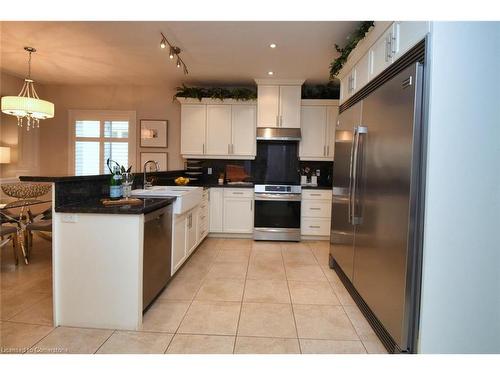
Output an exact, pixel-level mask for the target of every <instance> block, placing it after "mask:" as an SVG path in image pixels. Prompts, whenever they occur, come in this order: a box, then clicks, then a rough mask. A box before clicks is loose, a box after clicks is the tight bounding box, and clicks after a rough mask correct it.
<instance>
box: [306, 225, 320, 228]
mask: <svg viewBox="0 0 500 375" xmlns="http://www.w3.org/2000/svg"><path fill="white" fill-rule="evenodd" d="M309 228H314V229H319V228H320V226H319V225H309Z"/></svg>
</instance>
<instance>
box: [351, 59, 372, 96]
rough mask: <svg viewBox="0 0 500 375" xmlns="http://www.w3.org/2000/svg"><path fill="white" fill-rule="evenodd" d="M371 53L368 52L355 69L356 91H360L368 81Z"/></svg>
mask: <svg viewBox="0 0 500 375" xmlns="http://www.w3.org/2000/svg"><path fill="white" fill-rule="evenodd" d="M369 62H370V54H369V53H366V54H365V55H364V56H363V57H362V58H361V59H360V60H359V61H358V63H357V64H356V67H355V68H354V70H355V72H356V73H355V86H354V92H358V91H359V90H360V89H361V88H362V87H363V86H364V85H366V84H367V83H368V79H369V78H368V76H369V68H370V66H369V65H370V64H369Z"/></svg>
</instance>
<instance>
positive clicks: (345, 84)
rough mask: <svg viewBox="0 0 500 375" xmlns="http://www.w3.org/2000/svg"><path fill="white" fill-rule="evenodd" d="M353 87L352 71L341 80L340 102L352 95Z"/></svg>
mask: <svg viewBox="0 0 500 375" xmlns="http://www.w3.org/2000/svg"><path fill="white" fill-rule="evenodd" d="M350 88H351V72H349V73H348V74H346V75H345V77H344V78H342V79H341V80H340V102H341V103H343V102H345V101H346V100H347V99H349V96H350V91H351V90H350Z"/></svg>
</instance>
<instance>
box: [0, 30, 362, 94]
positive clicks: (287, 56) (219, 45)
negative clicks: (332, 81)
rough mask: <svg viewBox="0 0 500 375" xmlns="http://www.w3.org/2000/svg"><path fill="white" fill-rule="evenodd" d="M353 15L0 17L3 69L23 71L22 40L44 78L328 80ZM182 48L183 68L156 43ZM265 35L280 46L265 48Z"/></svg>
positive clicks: (233, 81) (172, 82) (131, 81)
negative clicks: (320, 18) (298, 18)
mask: <svg viewBox="0 0 500 375" xmlns="http://www.w3.org/2000/svg"><path fill="white" fill-rule="evenodd" d="M357 24H358V22H345V21H342V22H340V21H331V22H170V21H168V22H167V21H165V22H2V23H1V48H0V49H1V60H0V61H1V64H2V70H3V71H5V72H7V73H11V74H14V75H18V76H21V77H23V76H24V75H25V74H26V70H27V53H26V52H25V51H24V50H23V47H24V46H32V47H35V48H37V50H38V52H37V53H36V54H35V55H34V56H33V60H32V77H33V78H34V79H35V81H37V82H40V83H46V84H137V85H147V84H157V83H164V84H169V85H179V84H180V83H181V82H185V83H188V84H218V85H236V84H238V85H249V84H253V78H264V77H268V76H267V72H268V71H269V70H272V71H274V72H275V75H274V77H276V78H299V79H300V78H304V79H307V80H308V82H309V83H326V82H327V81H328V70H329V63H330V61H331V60H332V59H333V58H334V57H335V55H336V52H335V50H334V44H335V43H337V44H340V45H343V44H345V42H346V38H347V35H348V34H349V33H350V32H352V31H353V30H354V29H355V27H356V26H357ZM160 32H163V33H164V34H165V35H166V36H167V38H169V40H170V41H171V42H172V43H173V44H175V45H178V46H179V47H180V48H181V49H182V51H183V52H182V53H181V57H182V58H183V60H184V61H185V62H186V64H187V66H188V68H189V73H190V74H189V75H187V76H184V75H183V74H182V70H181V69H178V68H176V66H175V63H174V62H172V60H170V59H169V58H168V50H167V49H160V47H159V44H160V39H161V37H160ZM271 42H274V43H276V44H277V45H278V46H277V48H275V49H271V48H269V44H270V43H271Z"/></svg>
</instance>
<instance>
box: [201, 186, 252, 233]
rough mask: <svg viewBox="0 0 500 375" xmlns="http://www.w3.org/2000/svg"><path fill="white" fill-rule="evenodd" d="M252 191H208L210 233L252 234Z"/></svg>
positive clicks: (240, 189) (227, 189)
mask: <svg viewBox="0 0 500 375" xmlns="http://www.w3.org/2000/svg"><path fill="white" fill-rule="evenodd" d="M253 204H254V202H253V189H245V188H236V189H235V188H211V189H210V204H209V206H210V232H216V233H241V234H247V233H252V232H253V215H254V213H253V210H254V207H253Z"/></svg>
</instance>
